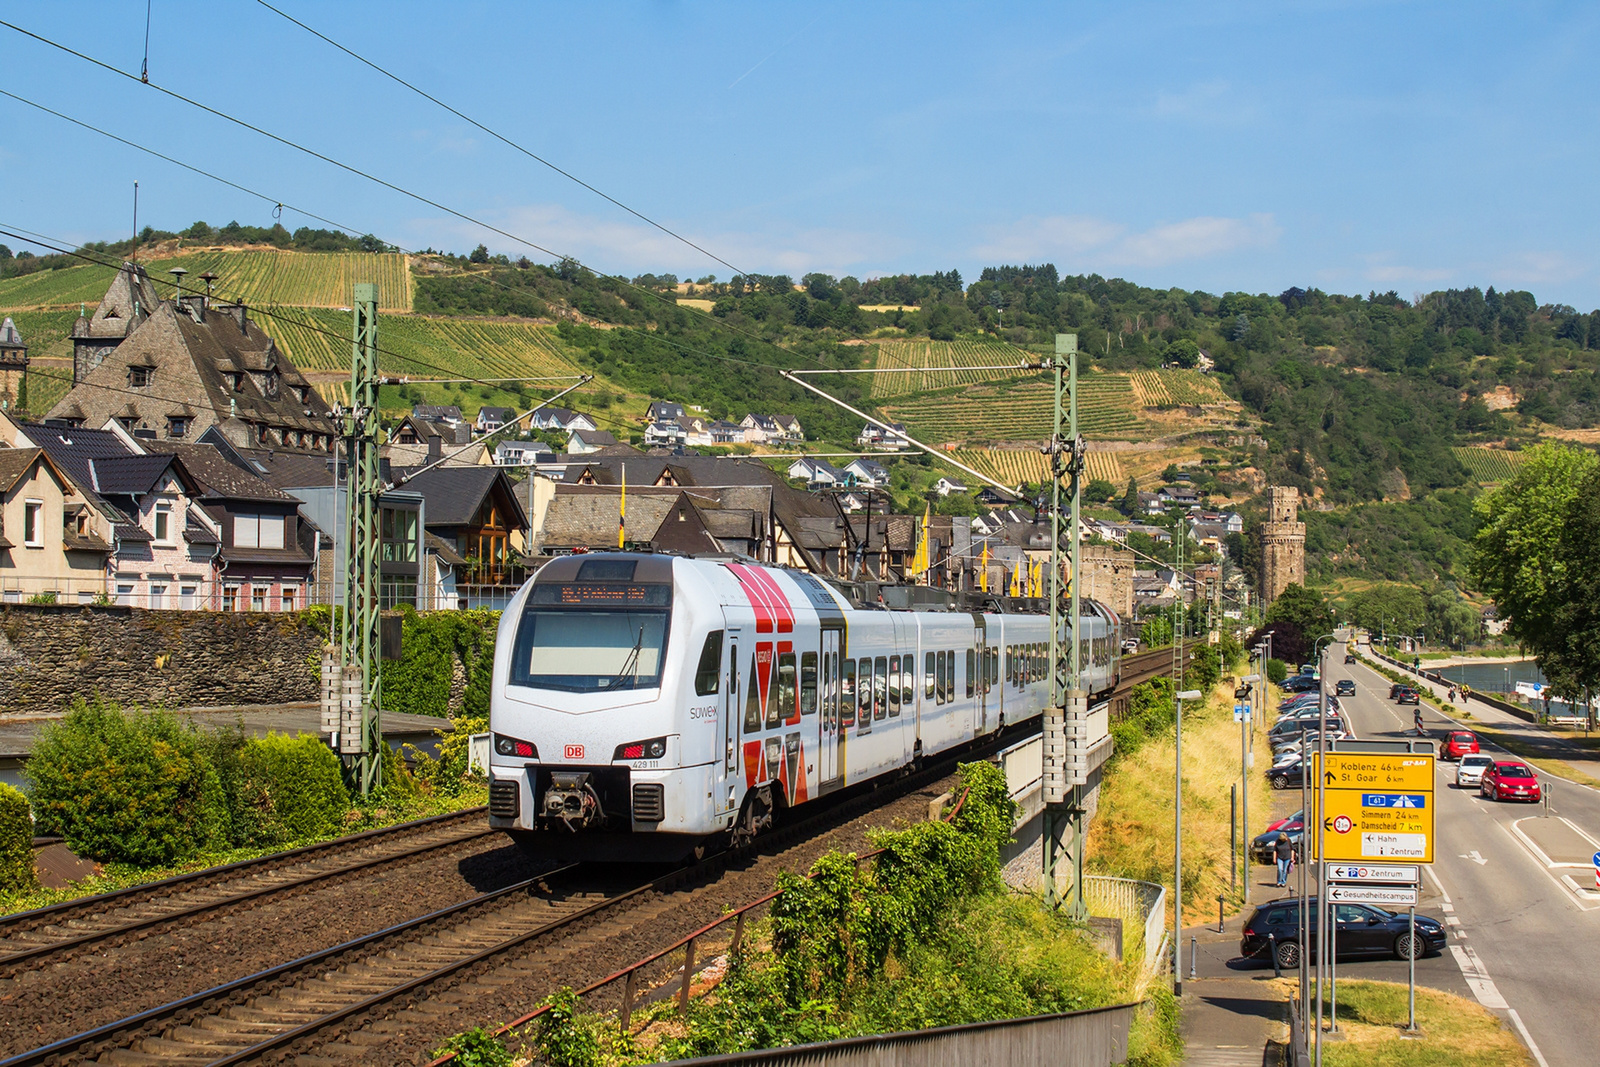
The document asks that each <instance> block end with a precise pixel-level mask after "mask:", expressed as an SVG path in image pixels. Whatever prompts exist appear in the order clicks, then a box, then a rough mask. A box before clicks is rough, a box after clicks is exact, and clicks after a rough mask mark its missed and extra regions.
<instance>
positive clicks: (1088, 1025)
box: [673, 1004, 1139, 1067]
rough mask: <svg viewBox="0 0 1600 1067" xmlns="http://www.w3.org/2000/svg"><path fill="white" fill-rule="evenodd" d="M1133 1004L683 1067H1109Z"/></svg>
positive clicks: (1124, 1049) (1123, 1046)
mask: <svg viewBox="0 0 1600 1067" xmlns="http://www.w3.org/2000/svg"><path fill="white" fill-rule="evenodd" d="M1138 1009H1139V1005H1138V1004H1116V1005H1113V1006H1111V1007H1109V1008H1091V1009H1089V1010H1088V1011H1073V1012H1064V1013H1062V1014H1060V1015H1034V1016H1030V1017H1027V1018H1023V1019H1002V1020H1000V1021H999V1022H991V1023H969V1024H967V1025H965V1026H941V1027H938V1028H936V1029H932V1030H912V1031H907V1032H904V1033H898V1034H881V1035H877V1036H874V1037H854V1038H848V1039H846V1040H843V1041H829V1042H825V1043H823V1044H818V1045H795V1046H792V1047H790V1048H779V1049H762V1050H760V1051H756V1052H736V1053H731V1054H728V1055H724V1056H706V1057H703V1058H701V1059H695V1060H676V1061H673V1062H675V1063H677V1064H679V1065H681V1067H689V1065H696V1067H698V1065H705V1067H710V1065H713V1064H716V1065H723V1064H727V1065H730V1067H731V1065H734V1064H739V1065H745V1064H750V1065H754V1064H763V1065H770V1067H808V1065H810V1064H819V1065H820V1064H826V1065H828V1067H967V1065H968V1064H974V1063H991V1064H1006V1065H1007V1067H1109V1065H1110V1064H1113V1063H1121V1062H1122V1061H1123V1060H1125V1059H1126V1058H1127V1056H1128V1030H1129V1028H1130V1027H1131V1026H1132V1025H1133V1017H1134V1013H1135V1012H1136V1011H1138Z"/></svg>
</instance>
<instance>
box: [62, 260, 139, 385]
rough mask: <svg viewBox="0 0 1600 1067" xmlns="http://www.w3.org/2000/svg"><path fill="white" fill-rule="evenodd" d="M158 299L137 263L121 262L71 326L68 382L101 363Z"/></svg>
mask: <svg viewBox="0 0 1600 1067" xmlns="http://www.w3.org/2000/svg"><path fill="white" fill-rule="evenodd" d="M160 303H161V298H160V297H159V296H157V295H156V287H155V283H154V282H152V281H151V280H150V275H149V274H148V273H146V272H145V269H144V268H143V267H142V266H140V265H139V264H138V263H134V262H124V263H123V264H122V266H121V267H119V268H118V269H117V273H116V276H115V277H113V278H112V279H111V284H110V286H108V287H107V288H106V294H105V296H103V297H101V299H100V303H99V305H98V306H96V307H95V309H94V314H93V315H86V314H79V316H78V321H77V322H76V323H74V324H73V327H72V383H73V384H74V385H76V384H77V383H79V382H81V381H83V380H84V379H85V378H87V377H88V375H89V372H90V371H92V370H94V369H95V368H96V367H98V366H99V365H100V364H101V363H103V362H105V358H106V357H107V356H108V355H110V354H111V353H112V352H114V351H116V348H117V346H118V345H120V344H121V343H122V342H123V341H124V340H126V339H127V337H128V334H130V333H132V332H133V330H134V328H135V327H137V326H139V324H141V323H142V322H144V320H145V319H147V318H149V317H150V312H151V311H153V310H154V309H155V307H156V305H158V304H160Z"/></svg>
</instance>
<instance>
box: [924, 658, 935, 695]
mask: <svg viewBox="0 0 1600 1067" xmlns="http://www.w3.org/2000/svg"><path fill="white" fill-rule="evenodd" d="M933 668H934V659H933V653H932V652H927V653H924V654H923V656H922V675H923V682H922V695H923V696H925V697H927V698H929V699H932V697H933V686H934V678H933Z"/></svg>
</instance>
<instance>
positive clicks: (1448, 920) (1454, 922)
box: [1336, 915, 1461, 947]
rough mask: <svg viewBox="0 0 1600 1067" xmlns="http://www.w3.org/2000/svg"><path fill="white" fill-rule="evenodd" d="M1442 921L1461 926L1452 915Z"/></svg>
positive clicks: (1458, 920) (1459, 921)
mask: <svg viewBox="0 0 1600 1067" xmlns="http://www.w3.org/2000/svg"><path fill="white" fill-rule="evenodd" d="M1444 921H1445V924H1446V925H1448V926H1460V925H1461V920H1460V919H1458V918H1456V917H1455V916H1454V915H1446V916H1445V917H1444ZM1336 947H1337V946H1336Z"/></svg>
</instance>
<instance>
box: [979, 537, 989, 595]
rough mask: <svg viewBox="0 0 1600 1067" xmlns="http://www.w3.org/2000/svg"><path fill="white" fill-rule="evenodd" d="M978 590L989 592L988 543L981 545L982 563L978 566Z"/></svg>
mask: <svg viewBox="0 0 1600 1067" xmlns="http://www.w3.org/2000/svg"><path fill="white" fill-rule="evenodd" d="M978 588H979V589H982V590H983V591H984V592H985V593H987V592H988V591H989V542H987V541H985V542H984V543H983V561H982V562H981V563H979V564H978Z"/></svg>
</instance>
